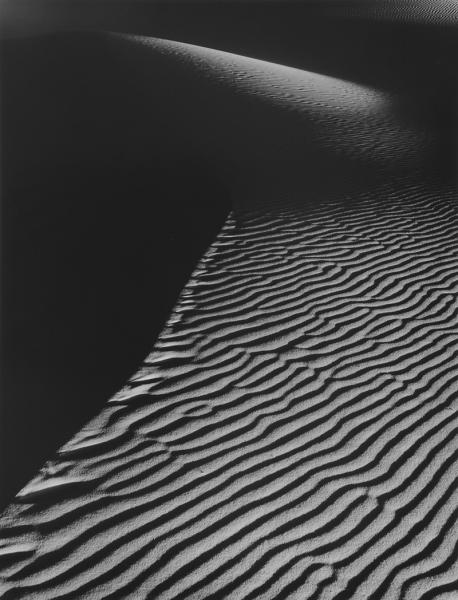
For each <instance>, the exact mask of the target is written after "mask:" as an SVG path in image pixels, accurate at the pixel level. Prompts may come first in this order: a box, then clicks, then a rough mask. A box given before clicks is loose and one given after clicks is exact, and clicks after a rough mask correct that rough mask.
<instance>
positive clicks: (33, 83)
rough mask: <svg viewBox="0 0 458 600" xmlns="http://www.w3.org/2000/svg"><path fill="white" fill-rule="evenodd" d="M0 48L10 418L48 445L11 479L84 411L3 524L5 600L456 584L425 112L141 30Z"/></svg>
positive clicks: (451, 394) (448, 392)
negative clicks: (1, 54)
mask: <svg viewBox="0 0 458 600" xmlns="http://www.w3.org/2000/svg"><path fill="white" fill-rule="evenodd" d="M5 51H6V62H5V64H6V70H5V73H6V82H7V92H6V94H5V102H4V108H3V110H4V115H5V122H6V124H7V135H6V139H7V148H6V149H7V153H6V161H7V162H6V167H7V174H8V178H7V181H6V186H5V189H6V192H7V202H6V205H5V210H4V214H5V216H6V224H7V226H5V227H6V229H5V231H6V243H5V252H4V255H5V263H6V270H5V275H4V278H5V281H6V283H7V284H8V286H7V289H8V290H9V291H8V293H7V295H6V310H7V311H9V314H10V315H11V316H12V319H11V320H10V321H9V322H8V323H7V328H6V336H5V340H6V346H7V349H9V350H10V356H11V357H12V358H11V359H9V360H10V364H9V365H8V379H7V380H6V383H7V392H8V393H9V394H10V395H11V397H12V398H13V400H14V402H11V404H10V405H8V403H6V405H5V406H6V410H4V412H5V413H6V417H7V419H9V422H10V423H13V424H14V423H16V431H18V430H19V431H20V434H21V435H22V436H23V437H24V438H25V437H27V436H29V437H30V436H31V435H35V437H34V438H33V440H32V441H33V442H36V443H37V444H38V442H39V439H38V436H39V435H40V436H43V434H44V433H45V436H46V444H47V445H41V447H40V450H39V451H38V450H36V455H35V456H34V461H35V463H34V464H32V462H33V461H32V460H30V459H29V458H28V457H27V456H25V454H24V455H23V457H22V458H21V460H22V463H23V465H24V467H25V468H27V469H29V470H30V469H32V468H35V466H36V464H37V462H42V459H43V458H44V457H46V456H50V450H51V448H55V447H56V446H57V445H58V444H61V443H62V442H63V438H67V437H68V433H69V431H70V430H71V429H72V428H73V429H74V428H76V425H77V421H79V423H82V421H84V420H87V419H88V418H89V417H90V416H93V415H94V414H96V413H99V414H98V416H97V417H95V418H94V419H93V420H92V421H90V422H89V423H87V424H86V425H85V426H84V427H83V428H82V429H81V430H80V431H79V433H77V434H76V435H75V436H74V437H73V438H72V439H71V440H70V441H69V442H68V443H66V444H65V445H63V446H61V447H60V449H59V450H58V451H57V453H56V454H55V455H54V456H53V457H52V458H50V460H48V461H47V462H46V464H45V465H44V466H43V467H42V469H41V470H40V472H39V473H38V474H37V475H36V477H34V478H33V480H32V481H31V482H30V483H29V484H27V485H26V486H25V487H24V488H23V489H22V490H21V491H20V493H19V494H18V495H17V497H16V499H15V501H14V503H13V504H11V505H10V507H9V508H8V509H7V511H6V512H5V513H4V515H3V517H2V523H3V532H4V533H3V536H4V537H3V538H2V539H1V542H0V566H1V567H2V577H3V579H2V580H1V582H0V586H2V587H0V594H3V596H4V597H5V598H11V599H18V600H21V599H22V598H23V599H24V600H25V599H27V600H29V599H35V600H50V599H51V598H60V599H63V598H69V599H70V598H78V597H86V596H87V597H91V598H100V600H102V598H103V599H105V598H112V599H115V598H119V599H120V600H122V599H124V598H155V599H156V598H158V599H161V600H165V599H174V600H177V599H179V598H181V599H183V600H192V599H194V598H195V599H196V600H197V599H198V598H214V599H215V600H217V599H219V598H233V599H234V600H237V599H240V598H244V599H253V600H254V599H255V598H259V597H262V598H266V600H267V599H273V598H275V599H277V598H278V599H281V598H290V597H291V598H294V597H301V598H314V599H323V600H324V599H325V598H333V599H337V600H347V599H350V598H351V599H354V600H358V599H359V598H362V597H364V598H374V599H375V598H379V599H385V598H386V599H391V598H396V600H398V599H399V600H401V599H402V600H404V599H405V598H409V600H418V597H422V594H423V595H426V597H428V594H429V595H430V596H432V597H434V596H436V597H440V594H441V593H452V592H453V589H454V588H453V585H454V583H455V582H456V578H455V579H453V570H452V567H451V565H452V563H453V562H454V557H455V554H454V552H455V548H456V529H453V527H452V523H453V521H454V519H455V515H456V511H455V506H456V486H455V485H454V479H455V477H454V471H453V464H454V460H455V458H456V446H455V445H454V435H455V434H456V425H457V423H456V411H455V408H456V406H455V405H456V382H457V376H456V373H455V371H454V370H453V369H452V368H451V367H450V365H451V364H454V363H455V361H456V357H457V353H458V349H457V340H458V337H457V334H458V332H457V328H456V315H457V314H458V307H457V305H456V289H457V285H458V282H457V281H456V267H457V252H458V250H457V248H456V228H457V225H456V189H455V188H454V186H453V183H454V182H453V181H452V179H451V178H450V175H451V174H450V169H449V168H448V167H449V165H444V164H443V161H442V156H443V155H447V156H448V155H449V154H450V149H451V146H452V143H453V141H452V138H453V134H450V133H448V134H444V131H443V130H442V124H443V121H442V120H441V119H442V118H443V117H442V116H441V117H438V115H437V114H436V111H437V106H438V103H437V102H436V98H435V97H433V95H426V96H425V97H421V98H420V99H419V96H418V93H419V87H418V86H417V85H413V86H412V87H411V88H409V87H408V86H404V87H402V89H401V88H400V87H399V86H397V85H394V86H393V90H392V91H390V90H389V89H388V88H389V86H388V85H387V82H386V80H385V82H384V83H385V85H383V86H380V89H379V88H378V87H377V86H374V85H369V84H368V83H363V82H352V81H349V80H346V79H344V78H340V77H337V76H336V75H335V76H330V75H329V74H327V75H324V74H320V73H314V72H310V71H304V70H299V69H297V68H290V67H288V66H281V65H278V64H272V63H267V62H265V61H261V60H258V59H251V58H247V57H242V56H236V55H234V54H229V53H225V52H220V51H216V50H212V49H209V48H203V47H197V46H193V45H190V44H184V43H180V42H172V41H165V40H159V39H153V38H147V37H143V36H127V35H117V34H100V35H93V34H68V35H59V36H51V37H43V38H37V39H31V40H24V41H20V42H7V43H6V45H5ZM18 64H19V65H20V67H21V68H20V69H18ZM62 65H65V69H63V66H62ZM453 85H454V84H451V86H450V88H447V89H453ZM31 99H33V103H32V102H31ZM417 100H419V104H420V106H418V105H417ZM452 100H453V98H451V99H450V100H449V102H450V103H451V102H452ZM447 106H448V104H447ZM18 107H19V108H18ZM410 107H415V108H414V109H412V110H410ZM37 114H38V115H39V118H37V116H36V115H37ZM229 209H232V210H231V212H230V215H229V216H227V213H228V211H229ZM226 217H227V218H226ZM223 222H224V225H223V227H222V229H221V231H219V233H218V234H217V235H216V233H217V231H218V230H219V229H220V228H221V225H222V223H223ZM26 223H27V225H25V224H26ZM215 236H216V238H215ZM178 239H179V240H180V243H179V245H177V240H178ZM212 240H213V241H212ZM208 246H209V248H208V249H207V250H206V251H205V249H206V248H207V247H208ZM204 251H205V252H204ZM183 253H185V254H186V258H185V260H184V261H183V259H182V254H183ZM202 254H203V256H202ZM199 257H201V259H200V261H199V262H198V264H197V266H196V262H197V260H198V258H199ZM191 271H192V276H191V278H190V279H189V275H190V273H191ZM180 290H182V291H181V293H180V294H179V292H180ZM178 294H179V297H178ZM177 297H178V300H177ZM176 300H177V302H176V304H175V301H176ZM173 305H175V308H174V309H173V311H172V306H173ZM170 313H171V314H170ZM169 314H170V316H169V317H168V318H167V316H168V315H169ZM164 324H165V326H164V327H163V325H164ZM159 332H160V334H159V335H158V336H157V334H158V333H159ZM156 337H157V339H156V341H155V338H156ZM153 342H154V348H153V350H152V351H151V352H150V353H149V354H148V355H147V357H146V359H145V360H144V361H143V363H142V364H141V367H140V369H139V370H137V371H135V368H136V367H137V366H138V364H140V354H141V355H142V356H145V355H146V353H147V350H149V349H150V346H151V345H152V344H153ZM147 346H148V348H147ZM134 371H135V372H134ZM132 373H134V374H133V375H132ZM123 381H127V383H126V384H125V385H123V386H122V387H121V384H122V382H123ZM118 387H120V388H121V389H120V391H118V392H117V393H115V394H114V395H113V396H112V397H111V399H110V400H109V402H108V403H107V404H106V406H105V408H104V409H103V410H102V411H101V412H99V409H100V406H101V404H102V403H104V402H105V401H106V400H107V398H108V396H110V395H112V394H113V393H114V391H115V388H118ZM45 396H48V399H47V400H43V398H44V397H45ZM31 397H33V398H37V402H36V403H35V404H34V405H33V408H31V409H30V398H31ZM80 399H81V400H82V401H79V400H80ZM26 407H27V410H29V411H30V412H29V413H28V416H27V419H28V421H25V419H24V413H25V409H26ZM38 421H40V429H39V428H38V427H37V423H38ZM57 423H58V426H56V425H55V424H57ZM42 426H43V428H46V429H45V432H43V428H42ZM21 427H22V428H23V429H20V428H21ZM38 429H39V433H37V432H38ZM57 429H58V431H56V430H57ZM14 431H15V430H14V427H13V428H12V429H11V432H12V433H11V434H10V438H8V437H7V438H6V439H7V441H8V442H9V443H10V448H11V447H13V449H14V448H16V452H17V453H20V452H24V445H23V440H22V439H21V437H20V436H18V439H17V440H13V432H14ZM13 443H16V446H14V445H13ZM40 452H41V455H40ZM13 461H14V462H15V463H16V462H17V456H14V455H13V456H12V459H11V463H13ZM22 477H23V475H20V476H19V475H18V476H17V478H16V480H15V481H14V482H13V483H12V484H11V487H12V488H14V487H16V488H17V487H18V485H19V483H20V482H21V483H22V481H20V480H21V478H22ZM421 532H423V533H422V535H421V536H420V533H421Z"/></svg>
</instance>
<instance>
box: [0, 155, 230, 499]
mask: <svg viewBox="0 0 458 600" xmlns="http://www.w3.org/2000/svg"><path fill="white" fill-rule="evenodd" d="M216 199H217V201H215V200H216ZM226 211H227V197H226V198H225V196H224V192H223V191H222V189H221V185H220V184H219V183H218V182H216V181H213V182H212V181H211V179H210V178H209V177H207V176H203V175H201V174H196V171H195V170H192V169H190V168H189V165H176V167H175V168H174V169H173V170H170V169H169V170H167V169H166V168H165V167H164V169H160V168H158V167H157V168H156V169H152V170H151V171H148V172H145V171H141V172H136V171H135V170H133V169H132V170H131V169H129V167H125V168H123V169H116V170H108V169H97V170H95V171H94V170H90V169H82V168H79V167H78V166H75V167H74V168H68V169H63V168H60V169H58V170H57V171H56V172H54V173H52V174H49V173H48V174H47V176H46V175H43V177H41V178H39V179H38V180H36V181H34V182H31V183H29V184H26V183H24V185H23V186H21V187H16V188H15V189H14V190H7V191H6V194H4V207H3V296H2V303H3V306H2V313H3V314H2V317H3V319H2V321H3V322H2V329H3V334H2V351H3V356H4V360H3V380H2V384H3V386H2V387H3V389H2V398H3V401H2V415H1V416H2V419H1V422H2V431H1V442H2V465H1V466H2V476H1V480H2V490H1V491H2V498H1V501H2V504H4V503H5V502H6V501H7V500H8V498H10V497H11V496H12V494H13V493H14V492H15V491H17V490H18V489H19V488H20V486H21V485H23V484H24V483H25V482H26V481H27V479H28V478H29V477H30V476H31V475H32V474H33V472H34V471H35V470H36V469H37V468H38V467H39V466H40V465H41V463H42V462H43V461H44V460H45V459H46V458H47V456H48V455H50V454H51V453H53V451H54V450H55V448H56V447H57V446H58V445H60V444H61V443H63V442H65V441H66V440H67V439H68V437H69V436H70V435H71V434H72V433H73V432H74V431H76V430H78V428H79V427H80V426H81V425H82V424H83V423H84V422H85V421H86V420H87V419H88V418H89V417H91V416H92V415H93V414H95V413H96V412H97V410H98V408H99V407H100V406H101V405H102V404H103V403H104V402H105V401H106V399H107V398H108V397H109V396H110V395H111V394H112V393H114V392H115V391H116V390H117V389H118V388H119V387H120V386H121V385H122V384H123V383H124V381H125V380H126V378H127V377H128V376H129V375H130V374H131V373H132V372H133V371H134V370H135V369H136V368H137V367H138V365H139V364H140V362H141V360H142V359H143V358H144V356H145V355H146V353H147V352H148V351H150V350H151V348H152V346H153V343H154V339H155V337H156V336H157V335H158V333H159V332H160V330H161V328H162V326H163V324H164V322H165V320H166V318H167V317H168V315H169V313H170V310H171V309H172V307H173V305H174V303H175V301H176V298H177V295H178V294H179V292H180V290H181V288H182V287H183V285H184V284H185V282H186V281H187V279H188V277H189V275H190V273H191V271H192V269H193V267H194V265H195V263H196V261H197V260H198V259H199V257H200V256H201V254H202V253H203V252H204V251H205V249H206V247H207V246H208V245H209V244H210V243H211V241H212V240H213V238H214V236H215V234H216V231H217V230H218V228H219V227H220V226H221V224H222V222H223V220H224V217H225V214H226Z"/></svg>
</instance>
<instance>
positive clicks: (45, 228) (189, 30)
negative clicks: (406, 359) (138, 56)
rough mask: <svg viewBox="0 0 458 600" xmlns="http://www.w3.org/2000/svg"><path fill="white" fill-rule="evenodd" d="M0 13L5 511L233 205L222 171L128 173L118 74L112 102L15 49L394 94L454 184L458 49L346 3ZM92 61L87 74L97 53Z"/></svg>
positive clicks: (151, 335) (102, 388) (133, 353)
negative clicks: (56, 40) (127, 39)
mask: <svg viewBox="0 0 458 600" xmlns="http://www.w3.org/2000/svg"><path fill="white" fill-rule="evenodd" d="M1 10H2V14H1V19H2V22H1V28H2V32H1V33H2V37H3V38H4V40H5V41H4V42H3V43H2V53H1V80H2V81H1V83H2V97H1V111H2V114H1V118H2V130H1V146H2V272H1V275H2V293H1V309H2V311H1V312H2V335H1V342H2V381H1V383H2V405H1V408H2V413H1V461H0V468H1V476H0V481H1V498H0V503H1V505H5V504H6V503H7V502H8V501H9V500H10V499H11V498H12V496H13V495H14V493H15V492H17V491H18V490H19V489H20V488H21V487H22V486H23V485H24V484H25V483H26V482H27V481H28V480H29V479H30V477H31V476H32V475H33V474H34V472H35V471H36V470H37V469H38V468H39V467H40V465H41V464H42V463H43V462H44V460H46V459H47V458H49V457H51V456H52V454H53V452H54V450H55V449H56V447H58V446H59V445H61V444H62V443H64V442H65V441H66V440H67V439H68V438H69V437H70V435H71V434H72V433H73V432H75V431H76V430H78V429H79V427H80V426H81V425H82V424H83V423H84V422H85V421H87V420H88V419H89V418H90V417H91V416H92V415H94V414H96V413H97V411H98V410H99V408H100V407H101V406H102V405H103V403H104V402H105V401H106V400H107V398H109V396H110V395H111V394H112V393H113V392H115V391H116V389H118V388H119V387H120V386H121V385H122V384H123V382H124V381H125V380H126V378H127V377H128V376H129V375H130V374H131V373H132V372H133V371H134V370H135V368H136V367H137V366H138V365H139V363H140V361H141V360H142V358H143V357H144V356H145V354H146V353H147V352H148V351H149V350H150V349H151V348H152V346H153V344H154V339H155V337H156V336H157V335H158V333H159V332H160V330H161V328H162V327H163V324H164V322H165V319H166V318H167V316H168V314H169V312H170V310H171V309H172V307H173V305H174V303H175V301H176V298H177V295H178V294H179V292H180V290H181V289H182V287H183V285H184V284H185V283H186V280H187V279H188V277H189V275H190V273H191V271H192V269H193V267H194V265H195V263H196V261H197V260H198V258H199V256H201V254H202V253H203V251H204V250H205V248H206V247H207V246H208V245H209V244H210V243H211V241H212V239H213V238H214V236H215V235H216V232H217V231H218V229H219V227H220V226H221V224H222V223H223V221H224V219H225V216H226V214H227V212H228V210H229V209H230V203H231V180H230V178H231V175H230V169H228V170H227V171H226V170H225V169H224V166H223V168H221V165H212V164H211V163H209V162H208V161H206V162H205V163H203V162H199V161H197V160H196V161H195V162H193V158H192V154H191V155H189V154H188V155H186V154H181V153H180V152H177V154H176V155H173V154H172V155H170V154H169V155H167V156H165V155H164V156H163V155H162V154H161V150H160V149H158V150H157V151H155V152H153V153H152V155H151V159H150V160H149V162H148V164H146V165H145V164H144V165H142V164H139V163H138V162H136V161H133V160H125V159H124V158H123V156H124V154H123V147H122V143H121V144H119V140H118V139H116V135H115V133H114V132H115V131H116V127H117V125H118V121H119V119H122V118H123V117H122V115H123V114H124V112H125V111H126V110H128V108H129V107H128V105H127V104H126V102H127V100H126V98H125V95H123V92H122V87H121V88H119V87H118V88H116V90H117V91H116V92H115V93H113V94H111V95H110V94H109V90H112V89H114V88H111V87H110V86H111V85H114V84H113V81H114V80H115V78H116V76H117V75H116V73H111V74H110V73H106V72H105V74H104V77H107V78H108V79H107V82H108V83H107V84H106V85H105V84H104V83H103V81H102V82H100V81H99V80H97V73H98V71H97V68H96V66H93V70H92V71H91V70H87V71H84V72H78V66H77V65H78V60H75V62H74V63H73V64H69V63H68V61H67V59H66V58H64V57H63V56H59V55H54V54H53V53H52V50H49V51H48V53H46V52H47V51H46V49H45V50H43V52H44V53H43V54H42V55H37V54H36V53H35V52H34V51H32V50H31V49H30V47H28V46H27V42H21V40H20V39H19V38H25V37H27V36H31V35H36V34H43V33H46V32H53V31H64V30H82V31H87V30H94V31H98V30H105V31H106V30H110V31H122V32H129V33H138V34H144V35H151V36H155V37H161V38H166V39H172V40H178V41H183V42H189V43H193V44H198V45H203V46H208V47H213V48H217V49H221V50H226V51H229V52H235V53H238V54H244V55H248V56H252V57H257V58H261V59H264V60H270V61H273V62H278V63H282V64H288V65H290V66H296V67H299V68H304V69H309V70H313V71H319V72H321V73H327V74H331V75H334V76H336V77H341V78H344V79H349V80H353V81H357V82H361V83H365V84H368V85H375V86H377V87H379V88H386V89H387V90H395V91H397V92H399V93H400V94H405V95H408V96H409V97H410V98H414V99H415V101H414V102H411V106H412V111H413V112H417V113H418V115H420V117H421V118H423V119H424V120H425V123H428V124H431V123H433V124H434V127H436V128H438V129H439V130H441V131H442V132H443V139H444V144H443V147H442V153H441V155H440V156H439V155H438V157H437V161H438V163H440V164H441V165H442V166H443V167H444V172H448V173H454V172H456V169H455V157H456V153H455V150H454V147H455V141H456V134H455V132H456V125H455V121H456V109H455V99H456V75H455V68H456V60H455V59H456V43H455V28H454V26H453V24H451V23H447V22H446V20H444V19H437V20H434V19H432V20H428V15H426V16H425V15H423V14H422V13H421V12H420V14H419V16H420V17H421V18H419V19H418V20H415V19H412V18H404V17H406V16H407V17H408V16H409V15H408V13H405V12H404V13H403V12H402V11H401V13H399V12H398V11H397V10H396V11H394V12H393V13H392V15H391V17H392V18H386V17H387V14H388V17H390V12H389V11H388V13H384V18H373V16H368V13H367V11H362V10H361V11H360V14H358V3H354V2H353V3H351V2H347V3H346V2H342V1H340V2H302V3H292V2H277V3H275V2H273V3H263V2H235V3H230V2H229V3H227V2H213V3H194V2H184V3H173V2H167V3H165V2H163V3H160V2H140V1H138V2H135V1H134V2H127V1H125V2H111V1H108V0H107V1H103V2H97V1H91V2H71V1H70V2H65V1H64V0H61V1H58V2H40V1H39V0H37V1H35V2H21V0H16V1H15V2H4V3H3V4H2V6H1ZM43 47H44V48H46V44H44V46H43ZM50 47H51V46H50ZM27 48H28V49H27ZM86 52H87V54H88V56H87V57H86V63H85V64H89V63H90V62H91V45H90V43H88V45H87V49H86ZM76 59H78V57H76ZM113 68H114V69H116V66H114V67H113ZM147 75H148V73H146V72H145V76H147ZM110 78H111V79H110ZM110 82H111V83H110ZM158 85H160V86H161V85H162V86H164V87H166V85H167V81H166V78H165V79H164V81H158ZM63 89H64V90H66V92H65V93H64V94H63V93H62V90H63ZM88 89H89V90H91V89H97V90H101V89H102V90H106V92H103V93H102V95H100V94H99V95H98V96H97V97H95V96H94V97H91V95H90V94H88V93H87V90H88ZM69 90H70V91H71V93H70V92H69ZM81 90H83V91H81ZM119 90H121V91H119ZM130 91H131V90H130ZM104 94H106V96H105V95H104ZM68 98H73V100H74V101H73V103H71V104H68ZM88 98H89V100H88ZM208 110H210V111H211V106H210V107H209V108H208ZM164 127H165V125H164ZM104 136H105V137H106V138H107V139H108V140H111V141H112V146H113V147H114V148H115V149H116V151H113V153H112V154H110V156H109V158H107V155H106V154H104V153H103V151H102V150H100V152H98V150H97V148H98V147H99V146H98V144H99V142H100V139H102V138H104ZM110 136H113V139H111V137H110ZM161 136H162V137H164V136H166V132H165V133H164V131H162V132H161ZM43 140H46V143H43ZM49 140H51V142H53V143H50V142H49ZM106 147H107V146H106V145H105V146H103V148H106Z"/></svg>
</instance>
